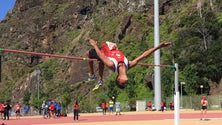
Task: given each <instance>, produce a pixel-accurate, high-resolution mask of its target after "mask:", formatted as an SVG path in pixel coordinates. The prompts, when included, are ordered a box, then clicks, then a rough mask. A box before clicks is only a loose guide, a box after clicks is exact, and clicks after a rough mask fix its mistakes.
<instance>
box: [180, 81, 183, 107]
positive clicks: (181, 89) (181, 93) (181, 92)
mask: <svg viewBox="0 0 222 125" xmlns="http://www.w3.org/2000/svg"><path fill="white" fill-rule="evenodd" d="M182 96H183V88H182V83H180V108H183V106H182V101H183V100H182Z"/></svg>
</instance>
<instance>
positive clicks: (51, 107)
mask: <svg viewBox="0 0 222 125" xmlns="http://www.w3.org/2000/svg"><path fill="white" fill-rule="evenodd" d="M49 113H50V118H55V106H54V103H53V101H51V103H50V105H49Z"/></svg>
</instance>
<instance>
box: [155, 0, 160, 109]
mask: <svg viewBox="0 0 222 125" xmlns="http://www.w3.org/2000/svg"><path fill="white" fill-rule="evenodd" d="M159 41H160V40H159V0H154V46H155V47H156V46H158V45H159V43H160V42H159ZM154 64H155V65H160V50H157V51H155V52H154ZM160 79H161V77H160V67H159V66H155V67H154V92H155V100H154V102H155V108H156V109H157V110H159V109H160V102H161V81H160Z"/></svg>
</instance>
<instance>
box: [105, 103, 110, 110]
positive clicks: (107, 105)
mask: <svg viewBox="0 0 222 125" xmlns="http://www.w3.org/2000/svg"><path fill="white" fill-rule="evenodd" d="M108 108H109V102H106V108H105V110H106V111H107V110H108Z"/></svg>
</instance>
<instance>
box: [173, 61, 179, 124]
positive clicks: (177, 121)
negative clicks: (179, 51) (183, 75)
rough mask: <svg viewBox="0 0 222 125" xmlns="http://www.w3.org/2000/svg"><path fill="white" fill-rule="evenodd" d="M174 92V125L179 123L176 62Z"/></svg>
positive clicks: (176, 65) (177, 70)
mask: <svg viewBox="0 0 222 125" xmlns="http://www.w3.org/2000/svg"><path fill="white" fill-rule="evenodd" d="M175 68H176V70H175V93H174V102H175V103H174V104H175V108H174V125H179V124H180V108H179V106H180V98H179V89H178V72H179V69H178V64H177V63H176V64H175Z"/></svg>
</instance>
